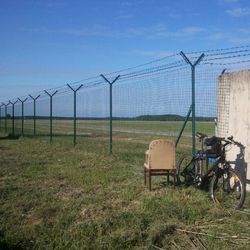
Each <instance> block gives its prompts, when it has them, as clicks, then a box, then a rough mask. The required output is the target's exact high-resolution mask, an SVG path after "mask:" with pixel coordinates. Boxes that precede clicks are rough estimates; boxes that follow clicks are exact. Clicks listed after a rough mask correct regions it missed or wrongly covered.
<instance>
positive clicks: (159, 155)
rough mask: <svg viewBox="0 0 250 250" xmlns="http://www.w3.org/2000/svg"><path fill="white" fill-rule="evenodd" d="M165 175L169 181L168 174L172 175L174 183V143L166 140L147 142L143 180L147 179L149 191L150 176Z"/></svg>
mask: <svg viewBox="0 0 250 250" xmlns="http://www.w3.org/2000/svg"><path fill="white" fill-rule="evenodd" d="M157 175H166V176H167V182H168V183H169V175H171V176H173V177H174V186H175V184H176V164H175V145H174V144H173V143H172V142H170V141H167V140H162V139H161V140H154V141H152V142H151V143H150V144H149V150H147V151H146V161H145V163H144V182H145V185H146V184H147V177H148V180H149V190H150V191H151V176H157Z"/></svg>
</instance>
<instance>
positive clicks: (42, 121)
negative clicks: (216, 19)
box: [0, 46, 250, 152]
mask: <svg viewBox="0 0 250 250" xmlns="http://www.w3.org/2000/svg"><path fill="white" fill-rule="evenodd" d="M249 68H250V46H241V47H234V48H227V49H218V50H208V51H199V52H187V53H176V54H172V55H169V56H166V57H164V58H161V59H158V60H155V61H151V62H148V63H145V64H142V65H139V66H136V67H131V68H127V69H124V70H120V71H117V72H112V73H109V74H103V75H99V76H95V77H92V78H88V79H84V80H80V81H78V82H74V83H70V84H66V85H64V86H61V87H58V88H53V89H48V90H46V91H40V92H38V93H33V94H29V95H27V96H23V97H19V98H17V99H14V100H10V101H7V102H2V104H1V108H0V129H1V131H4V132H6V133H11V134H21V135H24V136H43V137H44V138H48V139H49V140H50V141H51V142H52V141H53V140H57V138H62V137H64V138H65V139H67V138H69V139H70V140H71V139H72V142H73V144H74V145H75V144H77V143H81V141H82V140H85V139H88V140H89V139H92V140H93V142H96V143H102V144H103V145H104V146H105V147H107V149H109V150H110V152H112V150H115V148H116V143H117V142H121V141H128V142H142V143H144V142H147V143H148V142H149V141H150V140H152V139H155V138H159V137H161V138H162V137H164V138H170V139H171V140H175V141H176V145H178V144H179V143H181V144H182V145H184V146H185V145H186V146H190V145H192V144H193V150H194V149H195V144H194V143H195V142H194V140H192V138H194V133H195V132H196V131H200V132H204V133H206V134H208V135H212V134H214V133H215V122H214V119H215V118H216V117H217V106H218V105H220V106H221V105H222V106H223V107H224V108H225V110H226V108H227V107H228V105H229V104H228V103H227V102H228V100H229V98H228V96H227V88H228V85H227V84H226V83H225V86H224V87H223V86H220V88H219V90H218V91H217V89H218V88H217V82H218V79H219V77H220V75H221V74H223V73H225V72H230V71H237V70H241V69H249ZM218 95H221V96H222V98H218ZM217 99H218V100H220V102H223V103H217ZM222 118H223V119H227V116H226V112H225V114H224V116H223V117H222ZM222 118H221V119H222ZM223 124H227V123H223ZM217 129H219V130H221V131H222V130H226V129H227V128H226V125H224V127H218V128H217Z"/></svg>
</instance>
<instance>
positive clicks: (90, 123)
mask: <svg viewBox="0 0 250 250" xmlns="http://www.w3.org/2000/svg"><path fill="white" fill-rule="evenodd" d="M182 125H183V122H180V121H177V122H166V121H124V120H114V121H113V134H114V135H116V136H118V137H122V138H125V137H126V136H128V137H131V135H133V136H132V137H133V138H134V136H135V137H136V138H137V139H138V137H142V138H145V137H146V138H147V137H148V138H152V137H153V138H154V137H159V136H168V137H175V138H176V137H177V136H178V135H179V132H180V130H181V128H182ZM2 126H3V127H4V121H2ZM196 126H197V131H200V132H204V133H207V134H208V135H213V134H214V123H213V122H197V125H196ZM7 127H8V128H7V130H8V131H10V132H11V131H12V121H11V120H8V121H7ZM33 129H34V122H33V120H31V119H29V120H25V121H24V131H25V134H27V135H29V134H33ZM191 129H192V126H191V122H188V123H187V126H186V128H185V130H184V132H183V135H184V136H185V137H190V136H191ZM15 131H16V133H20V131H21V120H20V119H18V120H16V121H15ZM36 131H37V134H39V135H48V133H49V131H50V123H49V120H37V121H36ZM108 133H109V121H108V120H99V121H98V120H77V135H91V136H92V137H96V136H99V137H100V136H103V137H108ZM53 134H54V135H63V134H64V135H72V134H73V121H72V120H54V121H53Z"/></svg>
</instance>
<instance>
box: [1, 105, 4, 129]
mask: <svg viewBox="0 0 250 250" xmlns="http://www.w3.org/2000/svg"><path fill="white" fill-rule="evenodd" d="M3 106H4V104H1V105H0V131H2V107H3Z"/></svg>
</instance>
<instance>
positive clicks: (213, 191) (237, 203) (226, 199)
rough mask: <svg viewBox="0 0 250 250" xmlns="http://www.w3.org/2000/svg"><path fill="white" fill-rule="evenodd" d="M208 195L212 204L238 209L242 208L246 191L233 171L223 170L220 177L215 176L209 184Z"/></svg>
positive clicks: (239, 176) (238, 176) (243, 184)
mask: <svg viewBox="0 0 250 250" xmlns="http://www.w3.org/2000/svg"><path fill="white" fill-rule="evenodd" d="M210 195H211V198H212V199H213V201H214V202H216V203H220V204H222V205H223V206H224V207H226V208H235V209H239V208H241V207H242V206H243V204H244V201H245V197H246V189H245V182H244V181H243V178H242V177H241V175H240V174H239V173H238V172H237V171H236V170H234V169H232V168H228V169H225V170H223V173H222V175H221V176H219V177H218V176H217V175H216V174H215V175H214V176H213V178H212V180H211V183H210Z"/></svg>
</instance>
